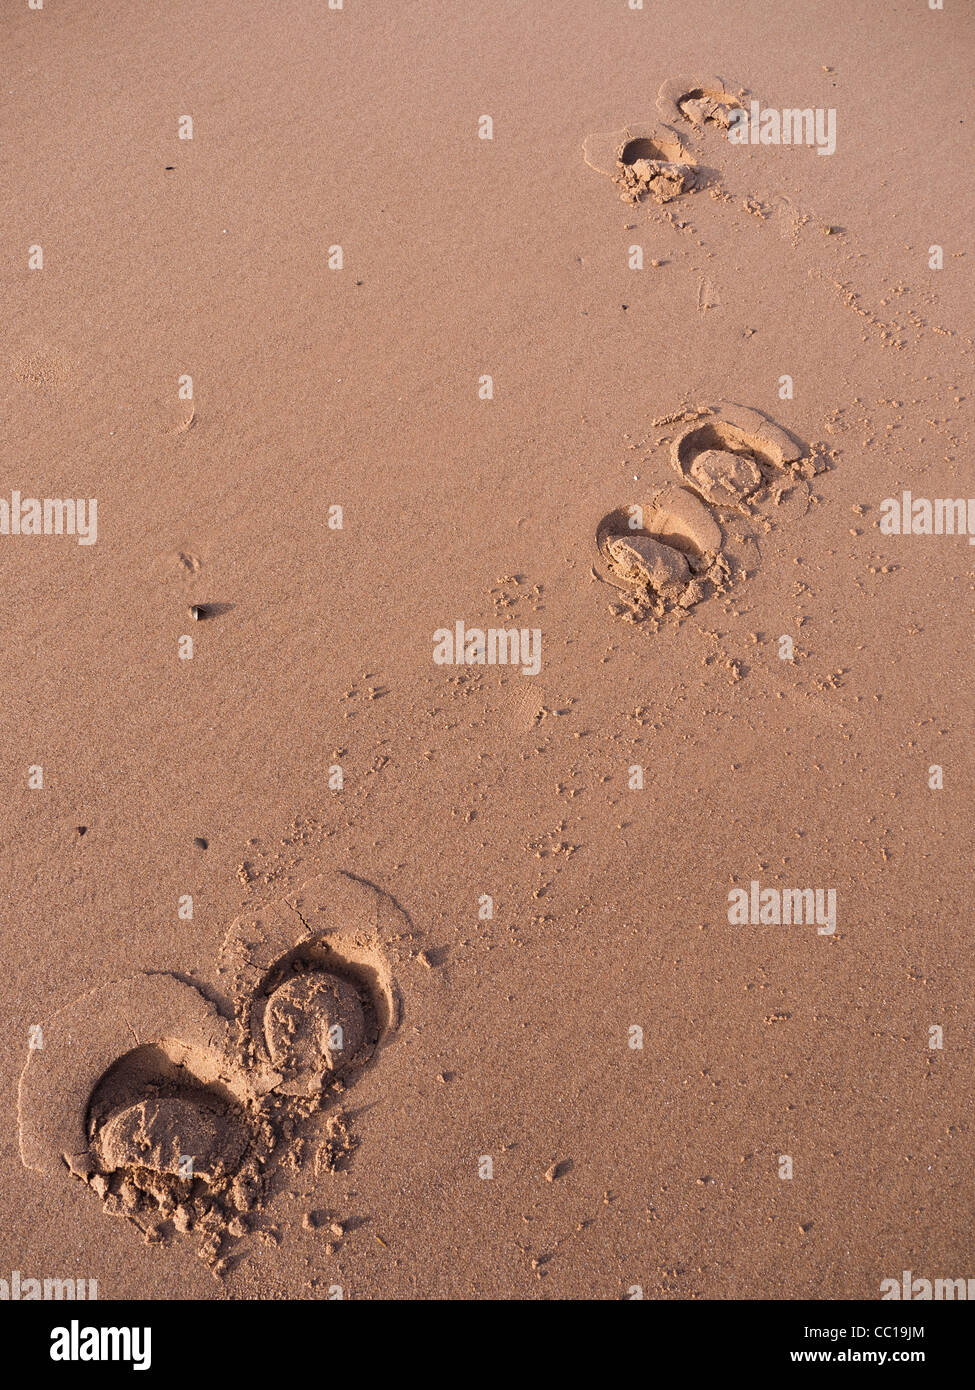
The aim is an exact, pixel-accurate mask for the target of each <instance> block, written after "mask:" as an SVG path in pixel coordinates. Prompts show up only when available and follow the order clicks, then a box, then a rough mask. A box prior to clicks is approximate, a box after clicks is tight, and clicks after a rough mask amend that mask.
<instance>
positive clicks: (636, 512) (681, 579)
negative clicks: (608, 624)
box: [596, 487, 729, 623]
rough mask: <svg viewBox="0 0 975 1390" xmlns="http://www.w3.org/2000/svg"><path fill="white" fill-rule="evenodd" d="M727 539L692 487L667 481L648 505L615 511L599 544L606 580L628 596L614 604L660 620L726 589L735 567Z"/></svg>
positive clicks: (629, 616) (638, 618)
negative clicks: (728, 558) (723, 549)
mask: <svg viewBox="0 0 975 1390" xmlns="http://www.w3.org/2000/svg"><path fill="white" fill-rule="evenodd" d="M721 544H722V536H721V527H720V526H719V525H718V523H717V522H716V521H715V520H714V517H713V516H712V515H711V513H710V512H709V511H708V509H707V507H705V506H704V504H703V503H702V502H701V501H700V499H699V498H697V497H696V496H695V495H694V494H693V493H692V492H690V491H689V490H688V489H686V488H681V487H667V488H664V489H663V491H661V492H660V493H658V495H657V497H656V498H655V499H654V501H653V502H652V503H651V504H650V505H648V506H646V507H644V506H635V507H630V508H625V509H624V508H620V509H618V510H617V511H614V512H610V514H609V515H608V516H606V517H604V518H603V520H602V521H601V522H600V524H599V527H598V528H597V531H596V546H597V549H598V551H599V555H600V557H601V560H602V562H603V564H604V565H605V566H606V568H607V569H608V571H609V574H610V576H611V577H610V578H609V579H608V580H607V581H606V582H608V583H611V584H613V585H614V587H615V588H617V589H618V590H619V591H620V593H621V596H622V600H621V601H620V602H616V603H612V604H610V608H611V610H612V611H613V612H614V613H615V614H617V615H618V616H619V617H622V618H625V619H626V620H627V621H628V622H633V623H640V622H644V621H646V620H647V619H650V620H659V619H661V618H663V617H664V616H665V615H666V614H668V613H671V612H675V611H676V612H678V613H686V612H687V610H688V609H690V608H693V607H694V606H695V604H698V603H701V602H702V601H703V600H704V599H706V598H708V597H710V595H711V594H713V593H721V592H723V591H724V589H725V587H726V586H727V582H728V578H729V572H728V566H727V562H726V560H725V558H724V556H723V554H722V553H721ZM597 577H601V576H598V575H597Z"/></svg>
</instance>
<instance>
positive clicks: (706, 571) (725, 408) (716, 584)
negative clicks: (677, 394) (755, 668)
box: [596, 402, 817, 622]
mask: <svg viewBox="0 0 975 1390" xmlns="http://www.w3.org/2000/svg"><path fill="white" fill-rule="evenodd" d="M671 462H672V464H673V466H674V468H675V469H676V470H677V472H678V473H679V474H680V475H681V480H682V484H683V486H679V487H666V488H664V489H663V490H662V491H661V492H660V493H659V494H658V495H657V497H656V498H655V500H654V501H653V503H652V504H651V505H648V506H646V507H644V508H643V509H642V512H641V513H640V518H639V519H640V521H641V525H640V526H639V527H638V528H636V529H633V526H632V522H633V511H630V512H629V513H627V512H624V511H622V510H619V511H617V512H614V513H612V514H611V515H610V516H609V517H606V518H605V519H604V520H603V521H602V522H601V523H600V526H599V528H598V530H597V536H596V541H597V546H598V548H599V551H600V554H601V555H602V557H603V559H604V560H605V561H606V563H607V565H608V566H609V568H610V570H611V571H612V572H613V573H614V574H616V575H617V576H618V577H619V578H620V579H621V580H623V581H624V584H625V586H627V587H628V588H629V589H631V590H632V592H631V593H630V594H629V595H628V596H627V602H626V603H624V604H614V605H612V608H613V611H614V612H615V613H616V614H617V615H618V616H622V617H625V618H627V620H628V621H630V622H640V621H642V620H643V619H644V618H647V617H653V618H660V617H662V616H663V615H664V614H665V613H667V612H668V611H670V610H671V609H676V610H680V611H686V610H687V609H689V608H692V607H693V606H694V605H695V604H697V603H700V602H701V601H702V600H703V599H705V598H707V597H709V595H711V594H713V593H721V592H724V589H725V587H726V584H727V581H728V579H729V577H730V568H729V565H728V561H727V559H726V557H725V555H724V554H723V535H722V530H721V526H720V525H719V524H718V521H717V520H716V518H715V517H714V515H713V514H712V512H711V511H710V510H709V506H711V507H720V508H725V509H727V510H732V511H739V512H743V513H744V514H746V515H749V514H750V513H749V502H750V500H751V499H753V498H756V497H757V496H758V495H759V494H760V493H761V491H762V489H763V488H765V487H766V486H771V484H772V483H773V480H774V479H775V477H776V475H778V476H779V477H780V478H786V479H788V480H789V481H792V482H794V481H795V480H796V479H798V478H806V477H811V476H812V475H813V474H814V473H815V472H816V471H817V461H816V460H814V459H812V458H811V457H810V456H809V455H807V453H806V451H805V449H804V446H802V445H801V444H799V443H798V442H797V441H795V440H793V439H792V438H791V437H790V436H789V435H788V434H786V432H785V431H784V430H782V429H780V428H779V427H778V425H775V424H773V423H772V421H770V420H767V419H766V418H765V416H763V415H760V414H759V412H758V411H756V410H751V409H749V408H748V407H745V406H737V405H733V404H732V403H730V402H722V403H721V404H720V405H718V406H715V407H714V408H713V409H710V410H708V411H697V412H694V413H693V418H691V419H687V418H685V420H684V423H683V424H682V425H681V427H680V428H679V429H678V432H677V435H676V437H675V439H674V440H673V443H672V447H671ZM786 486H787V483H785V482H780V484H779V491H778V492H776V493H775V494H774V495H775V497H776V500H778V496H779V495H781V491H782V490H783V489H784V488H785V487H786ZM705 504H708V505H705ZM618 587H619V586H618Z"/></svg>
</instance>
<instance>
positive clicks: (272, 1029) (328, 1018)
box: [19, 873, 409, 1275]
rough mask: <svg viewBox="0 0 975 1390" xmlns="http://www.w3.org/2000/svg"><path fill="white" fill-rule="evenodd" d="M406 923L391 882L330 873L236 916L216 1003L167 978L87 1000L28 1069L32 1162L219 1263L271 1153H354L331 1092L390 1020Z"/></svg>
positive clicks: (23, 1125)
mask: <svg viewBox="0 0 975 1390" xmlns="http://www.w3.org/2000/svg"><path fill="white" fill-rule="evenodd" d="M408 935H409V923H408V919H407V918H406V917H405V914H403V913H402V911H401V909H400V908H399V907H398V906H397V905H396V904H395V903H394V902H393V900H392V899H391V898H389V897H388V896H387V895H386V894H384V893H382V892H381V891H380V890H379V889H377V888H375V887H373V886H372V885H370V884H366V883H363V882H362V881H360V880H358V879H353V878H350V877H349V876H348V875H346V874H342V873H336V874H329V875H324V876H322V877H321V878H318V879H313V880H311V881H310V882H309V883H306V884H305V885H304V886H303V887H302V888H301V889H300V890H299V891H298V892H297V893H296V894H294V895H292V896H289V897H287V898H284V899H282V900H281V901H280V902H278V903H275V904H273V905H272V906H271V907H269V908H268V909H266V910H263V911H257V912H253V913H247V914H245V915H244V916H242V917H240V918H238V919H237V921H236V922H235V923H234V924H233V926H232V927H231V929H230V932H229V933H228V935H227V938H226V940H225V942H224V946H223V950H222V961H223V966H222V972H221V973H226V974H229V976H230V979H231V983H232V987H233V997H232V999H231V1000H228V1001H227V1002H226V1004H223V1003H221V1006H219V1007H218V1005H217V1004H215V1003H212V1002H211V1001H210V1000H209V999H208V998H206V997H204V995H203V994H202V993H201V992H200V991H199V990H198V989H196V988H195V987H193V986H192V985H189V984H186V983H184V982H183V981H182V980H179V979H177V978H176V977H175V976H173V975H168V974H163V973H160V974H143V975H136V976H133V977H132V978H131V979H127V980H122V981H119V982H116V983H114V984H110V985H105V986H103V987H102V988H100V989H96V990H93V991H92V992H91V993H90V994H87V995H84V996H83V997H82V998H80V999H78V1000H76V1001H75V1002H74V1003H72V1004H70V1005H68V1007H67V1008H65V1009H62V1010H61V1011H60V1012H59V1013H57V1014H55V1016H54V1018H53V1019H52V1020H51V1021H50V1022H49V1023H48V1024H45V1025H44V1026H43V1028H42V1037H43V1047H41V1048H38V1049H37V1050H35V1051H32V1052H31V1054H30V1059H29V1061H28V1063H27V1066H26V1067H25V1069H24V1072H23V1075H22V1077H21V1082H20V1097H19V1122H20V1150H21V1157H22V1159H23V1162H24V1164H25V1166H27V1167H28V1168H33V1169H37V1170H40V1171H41V1172H45V1173H48V1174H55V1173H58V1172H63V1171H64V1170H65V1169H67V1170H68V1172H70V1173H71V1174H72V1175H73V1176H75V1177H77V1178H80V1179H82V1180H83V1181H84V1182H86V1183H87V1184H88V1185H89V1186H90V1187H91V1188H92V1189H93V1190H94V1191H95V1192H96V1193H97V1194H98V1196H99V1197H100V1198H101V1199H102V1202H103V1205H104V1209H105V1210H106V1211H107V1212H109V1213H111V1214H115V1215H120V1216H125V1217H127V1218H129V1219H130V1220H131V1221H132V1222H133V1223H134V1224H136V1225H137V1226H138V1227H139V1228H140V1229H141V1230H142V1231H143V1233H144V1235H145V1238H146V1240H147V1241H150V1242H152V1241H159V1240H164V1239H166V1238H167V1236H169V1235H170V1234H172V1233H174V1232H189V1231H193V1232H195V1233H196V1234H197V1236H198V1238H199V1240H200V1255H201V1256H202V1257H203V1258H205V1259H206V1260H207V1261H208V1262H209V1264H210V1265H211V1268H213V1269H214V1271H215V1272H216V1273H217V1274H218V1275H222V1274H224V1273H226V1272H227V1268H228V1265H227V1258H226V1253H227V1252H226V1241H227V1239H228V1238H240V1237H242V1236H244V1235H246V1234H247V1232H248V1230H249V1229H251V1228H252V1227H253V1226H254V1225H255V1223H257V1221H258V1219H259V1215H260V1210H261V1208H262V1205H263V1203H264V1200H265V1198H266V1196H267V1193H268V1184H269V1181H270V1179H271V1177H272V1175H273V1173H274V1172H275V1171H276V1169H277V1168H278V1166H279V1163H280V1162H281V1161H283V1160H287V1161H288V1163H289V1164H290V1165H291V1167H292V1168H293V1169H297V1168H300V1167H301V1165H302V1163H303V1162H304V1159H305V1156H306V1150H307V1148H308V1145H309V1143H310V1142H315V1141H316V1140H317V1147H316V1153H315V1172H316V1174H317V1175H318V1176H321V1175H323V1174H324V1173H327V1172H329V1171H332V1170H334V1169H335V1168H337V1167H339V1166H340V1165H341V1163H342V1161H343V1158H344V1157H345V1156H346V1155H347V1154H348V1153H349V1152H350V1150H351V1148H352V1140H351V1138H350V1136H349V1132H348V1129H347V1127H346V1124H345V1120H344V1117H343V1114H342V1111H341V1103H340V1097H341V1094H342V1093H343V1092H344V1091H345V1090H346V1089H347V1088H348V1086H349V1085H351V1084H352V1083H353V1082H354V1080H355V1078H356V1076H357V1075H358V1074H359V1073H360V1072H361V1071H362V1069H363V1068H364V1067H365V1066H367V1065H368V1064H369V1062H370V1061H371V1060H372V1059H373V1058H374V1056H375V1054H376V1052H377V1049H379V1048H380V1047H381V1045H382V1044H383V1042H384V1041H385V1040H386V1039H387V1038H388V1036H389V1035H390V1034H392V1033H393V1032H394V1030H395V1028H396V1026H397V1023H398V1019H399V1006H398V995H397V993H396V990H395V987H394V985H393V980H392V974H391V967H390V964H389V962H390V960H391V959H393V958H394V957H396V956H398V955H404V958H405V954H408V953H404V952H403V947H402V943H403V942H404V941H405V940H406V939H407V937H408ZM316 1116H319V1117H320V1121H319V1124H318V1125H317V1126H316V1123H315V1117H316ZM322 1122H323V1123H322Z"/></svg>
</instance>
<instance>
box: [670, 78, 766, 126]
mask: <svg viewBox="0 0 975 1390" xmlns="http://www.w3.org/2000/svg"><path fill="white" fill-rule="evenodd" d="M748 95H749V93H748V89H747V88H745V87H738V86H736V85H735V84H734V83H733V82H727V81H725V79H724V78H723V77H672V78H668V80H667V81H666V82H664V83H663V85H662V86H661V88H660V91H659V92H658V94H657V110H658V111H659V112H660V114H661V116H662V117H663V118H664V120H665V121H669V122H676V123H677V124H678V125H679V124H680V122H681V121H689V122H690V123H691V125H692V126H694V128H695V129H696V130H703V129H704V127H705V126H706V125H713V126H717V127H718V129H720V130H727V129H728V127H729V126H730V125H731V120H732V113H733V112H734V111H736V110H742V109H744V108H743V103H744V101H745V98H746V97H747V96H748Z"/></svg>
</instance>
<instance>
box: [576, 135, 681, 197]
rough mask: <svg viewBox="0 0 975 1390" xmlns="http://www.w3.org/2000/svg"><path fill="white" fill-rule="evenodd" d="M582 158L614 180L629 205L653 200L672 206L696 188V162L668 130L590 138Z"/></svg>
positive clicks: (679, 138)
mask: <svg viewBox="0 0 975 1390" xmlns="http://www.w3.org/2000/svg"><path fill="white" fill-rule="evenodd" d="M582 154H583V158H584V159H585V161H586V163H587V164H588V165H589V167H590V168H591V169H595V170H596V171H597V172H598V173H600V174H605V175H606V176H607V177H608V178H611V179H612V180H613V182H614V183H615V184H616V186H617V188H618V189H619V191H620V197H621V198H622V199H623V201H624V202H626V203H639V202H641V201H642V200H643V199H644V198H651V199H653V200H655V201H656V202H658V203H669V202H670V201H671V200H672V199H673V198H677V197H679V196H680V194H682V193H687V192H689V191H690V190H691V189H693V188H695V187H696V186H697V171H696V165H695V162H694V160H693V159H692V158H691V156H690V154H688V152H687V150H686V149H685V148H684V143H683V141H682V140H681V137H680V136H679V135H678V134H677V132H676V131H675V130H670V129H668V128H667V127H666V126H634V127H632V128H630V127H624V128H623V129H622V130H612V131H610V132H609V133H608V134H605V135H589V136H587V137H586V139H585V140H584V141H583V146H582Z"/></svg>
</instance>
